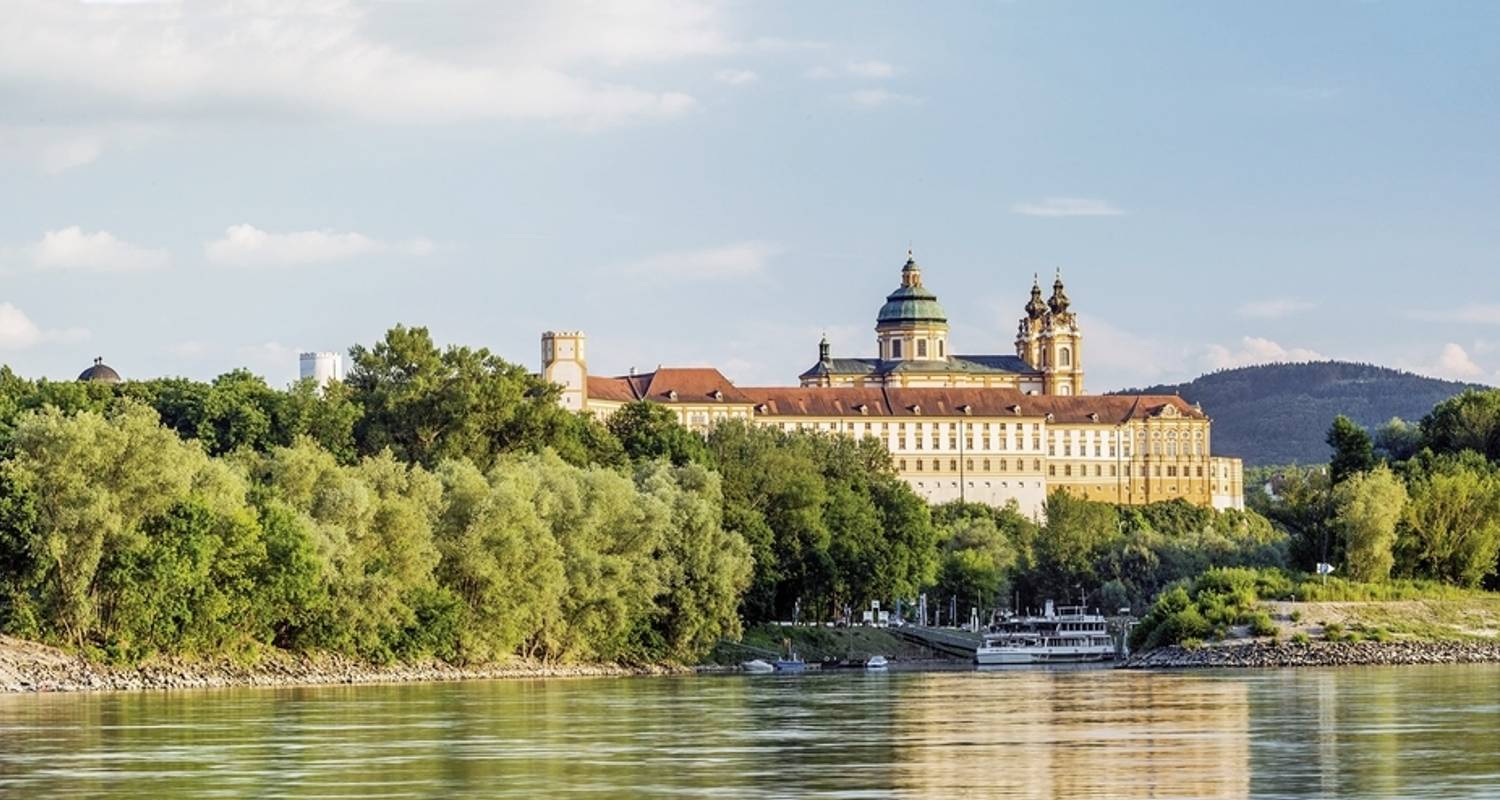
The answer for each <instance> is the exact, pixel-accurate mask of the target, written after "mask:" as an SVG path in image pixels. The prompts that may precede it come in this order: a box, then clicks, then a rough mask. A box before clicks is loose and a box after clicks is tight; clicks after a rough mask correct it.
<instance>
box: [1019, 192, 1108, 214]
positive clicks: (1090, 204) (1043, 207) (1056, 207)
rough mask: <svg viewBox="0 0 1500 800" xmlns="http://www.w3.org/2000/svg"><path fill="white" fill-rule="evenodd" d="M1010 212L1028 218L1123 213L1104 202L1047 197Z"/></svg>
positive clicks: (1079, 198)
mask: <svg viewBox="0 0 1500 800" xmlns="http://www.w3.org/2000/svg"><path fill="white" fill-rule="evenodd" d="M1010 210H1011V211H1012V212H1014V213H1016V214H1023V215H1025V216H1028V217H1116V216H1119V215H1121V214H1124V213H1125V212H1124V211H1123V210H1121V209H1119V208H1116V207H1115V206H1113V205H1111V204H1110V203H1109V202H1107V201H1105V200H1097V199H1094V198H1089V197H1048V198H1045V199H1043V200H1041V201H1040V202H1024V203H1016V204H1015V205H1013V206H1011V207H1010Z"/></svg>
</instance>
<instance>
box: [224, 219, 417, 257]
mask: <svg viewBox="0 0 1500 800" xmlns="http://www.w3.org/2000/svg"><path fill="white" fill-rule="evenodd" d="M432 249H433V245H432V243H431V242H429V241H427V240H426V239H412V240H408V241H405V242H386V241H382V240H380V239H375V238H372V237H369V236H366V235H364V234H362V233H357V232H354V231H349V232H344V233H340V232H337V231H327V230H322V231H292V232H289V233H270V232H267V231H263V230H261V229H260V228H257V227H255V226H254V225H244V224H242V225H231V226H229V227H228V228H227V229H226V230H225V231H224V236H223V237H222V238H220V239H216V240H214V241H212V242H209V243H208V244H206V245H204V255H205V256H207V258H208V260H209V261H210V262H211V263H214V264H223V265H228V266H237V267H249V266H275V267H284V266H298V265H303V264H323V263H329V262H335V261H347V260H349V259H352V258H359V257H361V256H373V255H383V254H389V253H398V254H404V255H410V256H424V255H427V254H428V253H431V252H432Z"/></svg>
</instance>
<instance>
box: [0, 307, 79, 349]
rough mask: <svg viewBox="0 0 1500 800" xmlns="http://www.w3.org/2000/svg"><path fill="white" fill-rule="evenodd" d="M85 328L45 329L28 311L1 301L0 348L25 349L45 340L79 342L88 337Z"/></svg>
mask: <svg viewBox="0 0 1500 800" xmlns="http://www.w3.org/2000/svg"><path fill="white" fill-rule="evenodd" d="M88 336H89V332H88V331H87V330H85V329H83V328H66V329H62V330H43V329H42V328H41V326H39V325H37V324H36V323H35V322H32V321H31V318H30V317H28V316H26V312H24V311H22V310H21V309H19V308H16V307H15V306H14V305H11V304H10V303H0V350H25V349H27V348H30V347H35V346H36V345H39V344H42V343H44V342H77V341H81V340H83V339H87V338H88Z"/></svg>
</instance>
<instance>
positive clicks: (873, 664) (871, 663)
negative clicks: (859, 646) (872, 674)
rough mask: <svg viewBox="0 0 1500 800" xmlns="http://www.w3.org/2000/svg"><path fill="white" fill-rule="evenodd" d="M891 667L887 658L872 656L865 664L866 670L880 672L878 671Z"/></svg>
mask: <svg viewBox="0 0 1500 800" xmlns="http://www.w3.org/2000/svg"><path fill="white" fill-rule="evenodd" d="M889 666H890V662H889V661H887V660H886V658H885V656H870V659H869V660H868V661H866V662H865V669H877V670H878V669H885V668H886V667H889Z"/></svg>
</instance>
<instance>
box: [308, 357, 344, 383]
mask: <svg viewBox="0 0 1500 800" xmlns="http://www.w3.org/2000/svg"><path fill="white" fill-rule="evenodd" d="M299 361H300V363H301V366H302V374H301V377H302V379H303V380H307V379H308V378H312V379H313V381H314V382H316V383H317V384H318V388H319V389H322V388H324V387H326V386H328V384H330V383H332V382H334V381H341V380H343V379H344V362H343V360H342V359H340V358H339V354H338V353H303V354H302V355H301V357H300V359H299Z"/></svg>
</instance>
